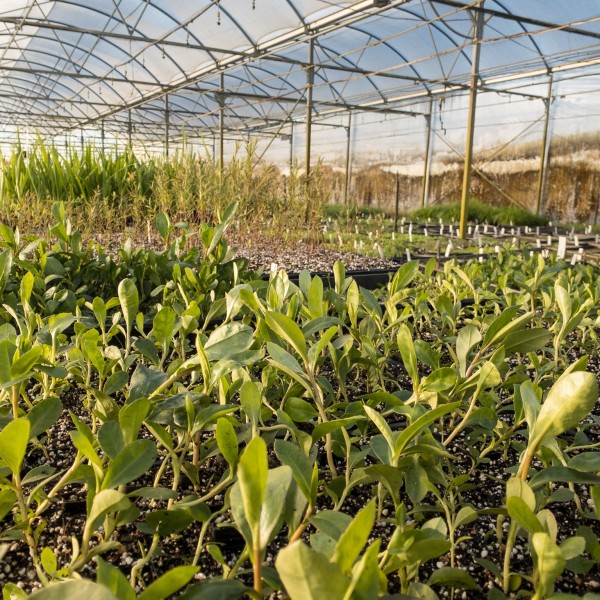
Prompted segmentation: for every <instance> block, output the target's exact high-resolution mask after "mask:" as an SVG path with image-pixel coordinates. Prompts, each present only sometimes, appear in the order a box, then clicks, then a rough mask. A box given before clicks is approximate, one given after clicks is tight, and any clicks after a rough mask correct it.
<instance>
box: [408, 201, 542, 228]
mask: <svg viewBox="0 0 600 600" xmlns="http://www.w3.org/2000/svg"><path fill="white" fill-rule="evenodd" d="M411 217H412V218H413V219H417V220H426V219H432V220H434V221H438V220H439V219H442V221H443V222H445V223H452V222H458V221H459V219H460V203H458V202H455V203H450V204H433V205H431V206H425V207H423V208H419V209H417V210H415V211H413V212H412V213H411ZM467 218H468V220H469V222H471V223H489V224H490V225H510V224H511V223H512V224H513V225H517V226H519V225H523V226H524V225H528V226H530V227H535V226H537V225H547V224H548V218H547V217H544V216H541V215H535V214H533V213H530V212H529V211H527V210H525V209H523V208H518V207H514V206H490V205H488V204H483V203H482V202H477V201H473V200H472V201H470V202H469V206H468V217H467Z"/></svg>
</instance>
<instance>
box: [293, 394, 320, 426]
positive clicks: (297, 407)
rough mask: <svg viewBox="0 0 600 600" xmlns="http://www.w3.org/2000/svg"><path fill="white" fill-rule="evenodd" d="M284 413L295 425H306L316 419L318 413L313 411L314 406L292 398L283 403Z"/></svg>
mask: <svg viewBox="0 0 600 600" xmlns="http://www.w3.org/2000/svg"><path fill="white" fill-rule="evenodd" d="M285 413H286V414H288V415H289V416H290V418H291V419H292V421H295V422H297V423H306V422H307V421H312V419H314V418H316V417H317V416H318V415H319V413H318V411H317V410H316V409H315V407H314V404H311V403H310V402H307V401H306V400H302V398H296V397H295V396H292V397H291V398H288V399H287V401H286V403H285Z"/></svg>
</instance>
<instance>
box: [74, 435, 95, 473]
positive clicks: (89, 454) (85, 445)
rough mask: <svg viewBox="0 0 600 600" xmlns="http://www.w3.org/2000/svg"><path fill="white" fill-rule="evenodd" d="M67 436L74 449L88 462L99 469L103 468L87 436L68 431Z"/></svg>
mask: <svg viewBox="0 0 600 600" xmlns="http://www.w3.org/2000/svg"><path fill="white" fill-rule="evenodd" d="M69 435H70V436H71V439H72V440H73V444H74V445H75V448H77V450H79V452H81V454H83V455H84V456H85V457H86V458H87V459H88V460H89V461H90V462H92V463H93V464H94V465H96V466H97V467H98V468H99V469H102V468H103V465H102V461H101V460H100V457H99V456H98V453H97V452H96V449H95V448H94V444H93V443H92V442H90V440H89V439H88V438H87V436H86V435H85V434H84V433H82V432H81V431H78V430H75V431H69Z"/></svg>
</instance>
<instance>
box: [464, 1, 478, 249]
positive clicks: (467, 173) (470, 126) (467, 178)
mask: <svg viewBox="0 0 600 600" xmlns="http://www.w3.org/2000/svg"><path fill="white" fill-rule="evenodd" d="M475 13H476V15H475V31H474V34H473V53H472V59H471V85H470V90H469V118H468V122H467V142H466V150H465V167H464V172H463V185H462V197H461V200H460V229H459V233H458V235H459V236H460V238H461V239H464V238H465V236H466V234H467V217H468V203H469V194H470V192H471V165H472V163H473V134H474V133H475V114H476V107H477V78H478V76H479V55H480V50H481V43H480V41H481V37H482V34H483V0H482V2H481V3H480V4H479V7H478V8H477V9H476V11H475Z"/></svg>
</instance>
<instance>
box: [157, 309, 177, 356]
mask: <svg viewBox="0 0 600 600" xmlns="http://www.w3.org/2000/svg"><path fill="white" fill-rule="evenodd" d="M175 318H176V314H175V311H174V310H173V309H172V308H171V307H170V306H163V307H162V308H161V309H160V310H159V311H158V312H157V313H156V315H155V316H154V319H153V320H152V332H153V333H154V336H155V337H156V339H157V341H158V343H159V344H160V345H161V347H163V348H168V346H169V344H170V343H171V340H172V338H173V330H174V329H175Z"/></svg>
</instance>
